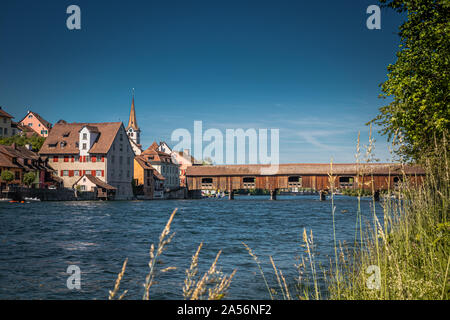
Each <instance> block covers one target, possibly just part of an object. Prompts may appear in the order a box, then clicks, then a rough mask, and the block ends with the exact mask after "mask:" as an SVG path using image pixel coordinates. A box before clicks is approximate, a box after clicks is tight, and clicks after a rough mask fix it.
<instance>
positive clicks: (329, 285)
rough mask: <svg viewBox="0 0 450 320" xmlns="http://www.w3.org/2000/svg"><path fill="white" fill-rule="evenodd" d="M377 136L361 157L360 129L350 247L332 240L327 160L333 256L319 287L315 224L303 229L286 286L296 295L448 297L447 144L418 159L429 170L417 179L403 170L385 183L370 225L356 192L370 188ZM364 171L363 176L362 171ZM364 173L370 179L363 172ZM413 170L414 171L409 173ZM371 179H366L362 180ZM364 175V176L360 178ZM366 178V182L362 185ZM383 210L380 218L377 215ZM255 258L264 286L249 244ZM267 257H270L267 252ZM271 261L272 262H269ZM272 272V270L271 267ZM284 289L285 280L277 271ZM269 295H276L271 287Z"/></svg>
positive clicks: (375, 297) (394, 298) (332, 199)
mask: <svg viewBox="0 0 450 320" xmlns="http://www.w3.org/2000/svg"><path fill="white" fill-rule="evenodd" d="M373 144H374V140H373V139H371V138H369V145H367V146H364V147H365V149H366V152H365V155H363V157H361V154H360V146H359V136H358V146H357V154H356V158H357V159H356V162H357V166H358V167H359V169H358V180H359V181H360V182H361V183H360V189H359V190H357V191H356V195H357V196H358V205H357V206H358V207H357V213H356V221H355V236H354V242H353V244H352V245H351V246H350V247H349V246H346V245H342V244H341V243H340V242H339V243H338V242H337V241H336V228H335V219H334V218H335V207H334V196H333V189H334V181H335V177H334V176H333V169H332V168H333V167H332V166H333V165H332V163H331V164H330V173H329V183H330V187H331V193H330V194H331V219H332V220H333V230H330V231H331V232H333V239H334V257H332V258H331V259H330V261H329V265H328V267H327V268H322V272H323V273H324V276H325V277H324V278H325V281H326V290H324V292H320V290H319V287H320V285H319V272H318V270H317V267H316V263H315V259H314V247H313V236H312V231H311V232H310V236H308V235H307V233H306V230H304V231H303V242H304V245H303V247H305V248H306V250H305V255H304V256H303V257H302V258H301V263H299V264H298V266H297V268H298V270H299V277H298V279H297V294H295V295H289V297H288V296H287V295H286V294H283V298H284V299H291V298H292V297H293V296H294V297H297V298H300V299H322V298H327V299H337V300H340V299H345V300H352V299H356V300H368V299H369V300H373V299H380V300H381V299H384V300H411V299H412V300H416V299H430V300H431V299H445V300H448V299H449V297H450V294H449V289H450V283H449V273H450V222H449V221H448V214H449V199H450V184H449V181H450V179H449V176H450V173H449V165H448V157H447V153H446V151H447V146H441V147H440V148H438V147H436V153H435V154H434V155H428V156H427V158H426V159H425V160H423V161H421V162H420V164H421V166H422V168H424V169H425V171H426V176H425V177H424V178H423V181H422V182H421V183H417V180H416V179H411V178H410V177H407V176H406V175H405V174H404V173H403V182H402V183H400V185H398V186H389V188H388V190H387V192H386V195H385V197H384V198H383V199H382V202H381V207H382V212H376V208H377V206H375V200H373V204H372V206H371V207H372V210H373V211H372V212H371V215H370V217H371V218H370V220H369V221H367V225H363V221H362V212H361V196H363V195H365V194H366V192H364V187H370V188H371V193H372V194H373V193H374V191H375V190H374V186H373V182H372V181H373V179H370V178H371V177H372V173H371V172H370V171H368V166H365V165H364V163H369V162H372V161H374V160H375V159H373V157H372V155H371V154H372V153H373V148H374V146H373ZM365 177H366V179H364V178H365ZM367 178H369V179H367ZM413 178H418V177H413ZM367 180H368V181H367ZM365 181H367V182H365ZM362 183H365V185H362ZM381 216H382V217H383V219H382V220H383V222H382V223H380V221H379V219H378V217H381ZM246 248H247V250H248V251H249V253H250V254H251V255H252V256H253V257H254V259H255V261H256V262H257V263H258V267H259V268H260V272H261V274H262V275H263V278H264V281H265V283H266V287H267V288H268V290H269V293H270V292H271V291H273V290H272V289H271V288H270V286H269V285H268V283H267V280H266V277H265V276H264V272H263V270H262V269H261V266H260V264H259V260H257V258H256V255H255V254H254V253H253V252H252V251H251V249H250V248H248V247H247V246H246ZM271 261H272V264H273V260H272V259H271ZM273 267H274V269H275V265H274V264H273ZM275 275H276V276H277V271H276V269H275ZM277 282H278V284H279V286H280V288H281V291H282V292H283V287H286V288H287V286H282V285H281V282H280V280H279V279H278V277H277ZM271 298H272V299H273V296H272V295H271Z"/></svg>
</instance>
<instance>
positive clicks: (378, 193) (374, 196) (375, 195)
mask: <svg viewBox="0 0 450 320" xmlns="http://www.w3.org/2000/svg"><path fill="white" fill-rule="evenodd" d="M373 200H374V201H380V190H376V191H375V192H374V194H373Z"/></svg>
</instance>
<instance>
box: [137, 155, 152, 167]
mask: <svg viewBox="0 0 450 320" xmlns="http://www.w3.org/2000/svg"><path fill="white" fill-rule="evenodd" d="M134 159H136V161H137V163H138V164H139V165H140V166H141V167H142V168H143V169H147V170H155V168H153V167H152V165H151V164H150V163H149V162H147V160H146V159H145V157H143V156H136V157H134Z"/></svg>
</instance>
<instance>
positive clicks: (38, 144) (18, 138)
mask: <svg viewBox="0 0 450 320" xmlns="http://www.w3.org/2000/svg"><path fill="white" fill-rule="evenodd" d="M44 141H45V138H44V137H41V136H39V135H38V134H36V133H34V134H33V135H32V136H31V137H26V136H25V135H19V134H16V135H14V136H11V137H3V138H0V144H2V145H7V146H10V145H12V144H13V143H15V144H16V145H18V146H24V145H26V144H30V145H31V146H32V148H33V150H36V151H38V150H40V149H41V148H42V145H43V144H44Z"/></svg>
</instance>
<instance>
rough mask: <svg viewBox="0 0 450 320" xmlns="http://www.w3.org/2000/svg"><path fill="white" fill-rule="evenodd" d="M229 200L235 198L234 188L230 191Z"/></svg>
mask: <svg viewBox="0 0 450 320" xmlns="http://www.w3.org/2000/svg"><path fill="white" fill-rule="evenodd" d="M228 200H234V190H230V192H229V193H228Z"/></svg>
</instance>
